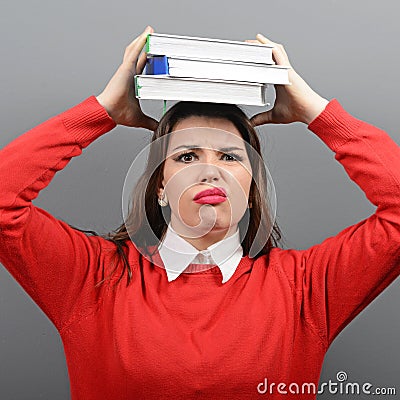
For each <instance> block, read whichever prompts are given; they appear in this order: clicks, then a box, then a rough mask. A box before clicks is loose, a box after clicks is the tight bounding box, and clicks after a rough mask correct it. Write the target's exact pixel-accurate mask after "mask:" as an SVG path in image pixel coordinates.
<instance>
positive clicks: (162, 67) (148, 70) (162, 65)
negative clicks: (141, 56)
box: [144, 56, 169, 75]
mask: <svg viewBox="0 0 400 400" xmlns="http://www.w3.org/2000/svg"><path fill="white" fill-rule="evenodd" d="M144 74H145V75H168V74H169V68H168V57H167V56H152V57H148V58H147V60H146V67H145V70H144Z"/></svg>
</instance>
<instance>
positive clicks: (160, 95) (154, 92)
mask: <svg viewBox="0 0 400 400" xmlns="http://www.w3.org/2000/svg"><path fill="white" fill-rule="evenodd" d="M267 88H268V85H265V84H262V83H253V82H239V81H224V80H216V79H197V78H174V77H171V76H168V75H135V90H136V97H137V98H139V99H153V100H187V101H200V102H201V101H203V102H213V103H229V104H246V105H255V106H265V105H267V104H268V103H267V98H266V96H267Z"/></svg>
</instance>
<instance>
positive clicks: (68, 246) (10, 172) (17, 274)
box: [0, 29, 157, 330]
mask: <svg viewBox="0 0 400 400" xmlns="http://www.w3.org/2000/svg"><path fill="white" fill-rule="evenodd" d="M150 31H151V29H148V30H146V31H145V32H143V33H142V34H141V35H140V36H139V37H138V38H136V39H135V40H134V41H133V42H132V43H131V44H130V45H129V46H128V47H127V50H126V52H125V56H124V61H123V63H122V65H121V66H120V67H119V69H118V71H117V72H116V74H115V75H114V76H113V78H112V79H111V81H110V83H109V84H108V85H107V87H106V89H105V90H104V91H103V92H102V93H101V95H99V96H98V99H97V98H96V97H94V96H91V97H89V98H88V99H86V100H85V101H83V102H82V103H80V104H78V105H77V106H75V107H73V108H71V109H69V110H67V111H65V112H63V113H62V114H60V115H58V116H55V117H53V118H51V119H49V120H48V121H46V122H44V123H42V124H40V125H39V126H37V127H35V128H34V129H32V130H30V131H28V132H26V133H25V134H23V135H21V136H20V137H18V138H17V139H15V140H14V141H12V142H11V143H9V144H8V145H7V146H6V147H4V148H3V149H2V150H1V151H0V262H1V263H2V264H3V265H4V266H5V267H6V268H7V269H8V271H9V272H10V273H11V274H12V276H13V277H14V278H15V279H16V280H17V281H18V282H19V283H20V285H21V286H22V287H23V288H24V290H25V291H26V292H27V293H28V294H29V295H30V296H31V297H32V299H33V300H34V301H35V302H36V303H37V304H38V306H39V307H40V308H41V309H42V310H43V311H44V312H45V313H46V315H47V316H48V317H49V318H50V320H51V321H52V322H53V323H54V324H55V326H56V327H57V328H58V329H59V330H61V329H62V328H63V327H64V326H65V325H66V324H68V322H69V321H70V320H71V319H74V318H77V317H79V315H82V313H83V314H84V313H87V312H90V310H91V309H92V308H93V307H94V306H95V304H96V302H97V301H98V298H99V292H96V290H95V288H94V286H95V283H97V282H98V281H100V280H101V279H103V278H104V273H105V271H104V269H105V268H106V267H107V266H108V265H106V264H107V263H106V261H105V257H106V255H105V252H104V250H105V248H107V249H108V250H110V251H112V250H113V244H112V243H110V242H108V241H106V240H105V239H102V238H100V237H95V236H90V237H88V236H86V235H85V234H84V233H82V232H80V231H77V230H75V229H72V228H71V227H70V226H69V225H68V224H66V223H65V222H63V221H61V220H58V219H56V218H55V217H53V216H52V215H51V214H49V213H48V212H46V211H45V210H43V209H41V208H39V207H36V206H34V205H33V204H32V200H33V199H35V198H36V197H37V196H38V194H39V192H40V191H41V190H43V189H44V188H45V187H46V186H47V185H49V183H50V181H51V180H52V178H53V177H54V175H55V174H56V172H57V171H60V170H61V169H63V168H64V167H65V166H66V165H67V164H68V163H69V161H70V160H71V159H72V157H76V156H79V155H81V154H82V151H83V149H84V148H85V147H87V146H88V145H89V144H90V143H92V142H93V141H94V140H95V139H97V138H98V137H99V136H101V135H103V134H105V133H106V132H108V131H110V130H111V129H113V128H114V127H115V126H116V124H117V123H120V124H126V125H129V126H137V127H139V126H140V127H147V128H155V127H156V126H157V123H156V121H154V120H152V119H151V118H150V117H147V116H146V115H145V114H143V112H142V111H141V110H140V106H139V103H138V101H137V100H136V99H135V97H134V93H132V92H131V91H130V89H129V88H130V87H131V86H132V85H133V76H134V75H135V73H136V72H139V73H140V71H141V68H143V66H144V57H145V55H142V56H141V57H140V58H139V54H140V52H141V50H142V48H143V46H144V43H145V41H146V35H147V33H148V32H150ZM138 60H139V61H138ZM105 107H108V109H106V108H105ZM107 111H109V112H110V113H108V112H107ZM110 115H111V116H112V117H111V116H110ZM114 117H115V119H114ZM109 253H110V252H108V253H107V254H109Z"/></svg>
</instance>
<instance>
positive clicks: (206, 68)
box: [144, 56, 290, 85]
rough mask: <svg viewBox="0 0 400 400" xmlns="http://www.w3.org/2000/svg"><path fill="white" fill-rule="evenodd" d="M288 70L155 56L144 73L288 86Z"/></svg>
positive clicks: (276, 67) (279, 66)
mask: <svg viewBox="0 0 400 400" xmlns="http://www.w3.org/2000/svg"><path fill="white" fill-rule="evenodd" d="M289 69H290V67H287V66H282V65H266V64H257V63H243V62H234V61H215V60H205V59H195V58H175V57H165V56H155V57H149V58H148V59H147V64H146V69H145V72H144V73H145V74H150V75H158V74H165V75H170V76H175V77H182V78H185V77H186V78H199V79H222V80H232V81H246V82H257V83H270V84H277V85H287V84H289V83H290V82H289Z"/></svg>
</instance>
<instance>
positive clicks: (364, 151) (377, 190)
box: [284, 99, 400, 347]
mask: <svg viewBox="0 0 400 400" xmlns="http://www.w3.org/2000/svg"><path fill="white" fill-rule="evenodd" d="M308 128H309V129H310V130H311V131H312V132H314V133H315V134H316V135H317V136H318V137H319V138H320V139H321V140H323V141H324V143H325V144H326V145H327V146H328V147H329V148H330V149H331V150H332V151H333V152H334V153H335V159H336V160H337V161H339V162H340V163H341V165H342V166H343V167H344V169H345V170H346V172H347V174H348V175H349V177H350V179H351V180H353V181H354V182H355V183H356V184H357V185H358V186H359V187H360V188H361V189H362V190H363V192H364V193H365V195H366V197H367V198H368V200H369V201H371V202H372V203H373V204H374V205H375V206H377V209H376V212H375V213H374V214H372V215H371V216H370V217H369V218H366V219H365V220H362V221H360V222H359V223H356V224H354V225H352V226H349V227H347V228H346V229H344V230H342V231H341V232H339V233H338V234H337V235H335V236H333V237H330V238H327V239H326V240H324V241H323V242H322V243H320V244H317V245H315V246H312V247H311V248H309V249H307V250H302V251H300V252H298V251H292V252H290V251H289V254H290V257H294V258H297V259H296V260H295V262H294V263H291V262H289V263H288V264H287V265H297V267H296V268H293V270H291V271H286V273H288V274H290V278H291V279H292V280H293V283H294V285H295V288H296V290H298V291H299V292H300V293H301V295H302V314H303V317H304V318H305V319H306V320H307V322H308V323H309V324H310V325H311V326H312V327H313V329H315V332H316V333H317V334H318V335H319V337H320V338H321V340H322V341H323V342H324V344H325V346H326V347H328V346H329V345H330V344H331V343H332V341H333V340H334V338H335V337H336V336H337V335H338V334H339V332H340V331H341V330H342V329H343V328H344V327H345V326H346V325H347V324H348V323H349V322H350V321H351V320H352V319H354V318H355V316H356V315H357V314H359V313H360V312H361V311H362V310H363V309H364V308H365V307H366V306H367V305H368V304H369V303H370V302H371V301H372V300H373V299H374V298H376V297H377V296H378V295H379V294H380V293H381V292H382V291H383V290H384V289H385V288H386V287H387V286H388V285H389V284H390V283H391V282H392V281H393V280H394V279H395V278H396V277H397V276H398V275H399V274H400V148H399V146H398V145H397V144H396V143H395V142H394V141H393V140H392V139H391V138H390V136H389V135H388V134H387V133H385V132H384V131H383V130H381V129H379V128H376V127H374V126H372V125H370V124H368V123H366V122H363V121H361V120H358V119H356V118H354V117H352V116H351V115H350V114H348V113H347V112H346V111H345V110H344V109H343V108H342V107H341V105H340V104H339V102H338V101H337V100H336V99H334V100H331V101H330V102H329V103H328V105H327V106H326V108H325V110H324V111H323V112H322V113H321V114H320V115H319V116H318V117H317V118H316V119H314V120H313V121H312V122H311V123H310V125H309V126H308ZM284 268H285V267H284Z"/></svg>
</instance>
